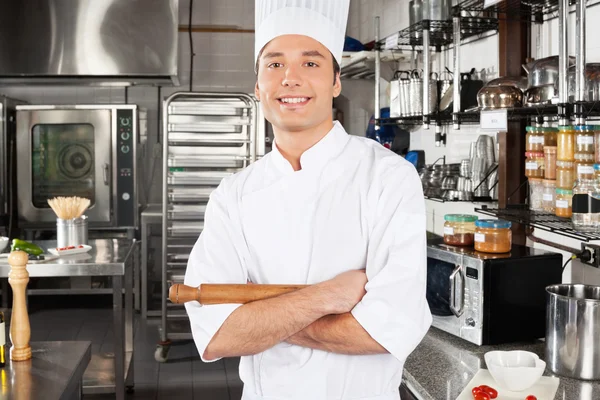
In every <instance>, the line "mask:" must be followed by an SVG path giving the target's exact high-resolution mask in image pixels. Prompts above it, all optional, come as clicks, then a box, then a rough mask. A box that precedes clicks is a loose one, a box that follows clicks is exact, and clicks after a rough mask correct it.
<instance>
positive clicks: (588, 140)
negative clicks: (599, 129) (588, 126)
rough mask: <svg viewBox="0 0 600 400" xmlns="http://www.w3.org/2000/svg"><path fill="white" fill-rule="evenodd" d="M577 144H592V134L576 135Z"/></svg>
mask: <svg viewBox="0 0 600 400" xmlns="http://www.w3.org/2000/svg"><path fill="white" fill-rule="evenodd" d="M577 144H579V145H588V144H594V137H593V136H578V137H577Z"/></svg>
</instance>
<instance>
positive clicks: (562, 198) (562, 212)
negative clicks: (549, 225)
mask: <svg viewBox="0 0 600 400" xmlns="http://www.w3.org/2000/svg"><path fill="white" fill-rule="evenodd" d="M572 200H573V190H571V189H556V210H555V214H556V216H557V217H563V218H571V216H572V215H573V212H572V208H571V204H572V203H571V202H572Z"/></svg>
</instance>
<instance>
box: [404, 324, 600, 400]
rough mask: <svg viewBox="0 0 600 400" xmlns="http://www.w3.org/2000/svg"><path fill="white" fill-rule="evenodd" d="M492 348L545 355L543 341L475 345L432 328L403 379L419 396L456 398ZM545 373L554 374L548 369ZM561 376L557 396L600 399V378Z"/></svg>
mask: <svg viewBox="0 0 600 400" xmlns="http://www.w3.org/2000/svg"><path fill="white" fill-rule="evenodd" d="M492 350H526V351H531V352H534V353H536V354H537V355H539V356H540V357H541V358H542V359H543V358H544V343H543V342H542V341H535V342H531V343H517V344H508V345H499V346H476V345H474V344H471V343H469V342H467V341H464V340H461V339H459V338H457V337H455V336H452V335H450V334H447V333H445V332H442V331H440V330H438V329H436V328H431V329H430V330H429V332H428V333H427V335H426V336H425V338H424V339H423V341H422V342H421V343H420V344H419V346H417V348H416V349H415V351H414V352H413V353H412V354H411V355H410V356H409V357H408V359H407V360H406V363H405V365H404V383H405V384H406V385H407V386H408V388H409V389H410V390H411V391H412V392H413V393H414V394H415V395H416V396H417V397H418V398H419V399H423V400H455V399H456V398H457V397H458V395H459V394H460V393H461V392H462V390H463V389H464V387H465V386H466V385H467V384H468V383H469V382H470V381H471V379H472V378H473V376H475V374H476V373H477V371H478V370H479V369H480V368H485V369H487V367H486V365H485V360H484V358H483V356H484V354H485V353H487V352H488V351H492ZM544 375H546V376H554V375H553V374H552V373H551V372H550V371H549V370H548V369H546V371H545V372H544ZM558 378H559V379H560V385H559V387H558V391H557V393H556V396H555V397H554V400H596V399H600V382H586V381H580V380H576V379H569V378H564V377H561V376H558ZM540 400H542V399H540ZM544 400H550V399H544Z"/></svg>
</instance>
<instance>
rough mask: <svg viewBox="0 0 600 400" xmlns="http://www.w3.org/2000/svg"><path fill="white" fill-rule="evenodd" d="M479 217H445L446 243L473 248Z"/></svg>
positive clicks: (449, 215) (448, 215) (447, 215)
mask: <svg viewBox="0 0 600 400" xmlns="http://www.w3.org/2000/svg"><path fill="white" fill-rule="evenodd" d="M477 219H478V218H477V216H475V215H469V214H446V215H444V221H445V222H444V243H446V244H449V245H453V246H472V245H473V242H474V240H475V239H474V236H473V235H474V234H475V221H477Z"/></svg>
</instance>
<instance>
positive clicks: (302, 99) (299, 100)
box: [281, 97, 308, 103]
mask: <svg viewBox="0 0 600 400" xmlns="http://www.w3.org/2000/svg"><path fill="white" fill-rule="evenodd" d="M307 100H308V98H307V97H294V98H283V99H281V101H282V102H284V103H303V102H305V101H307Z"/></svg>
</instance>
